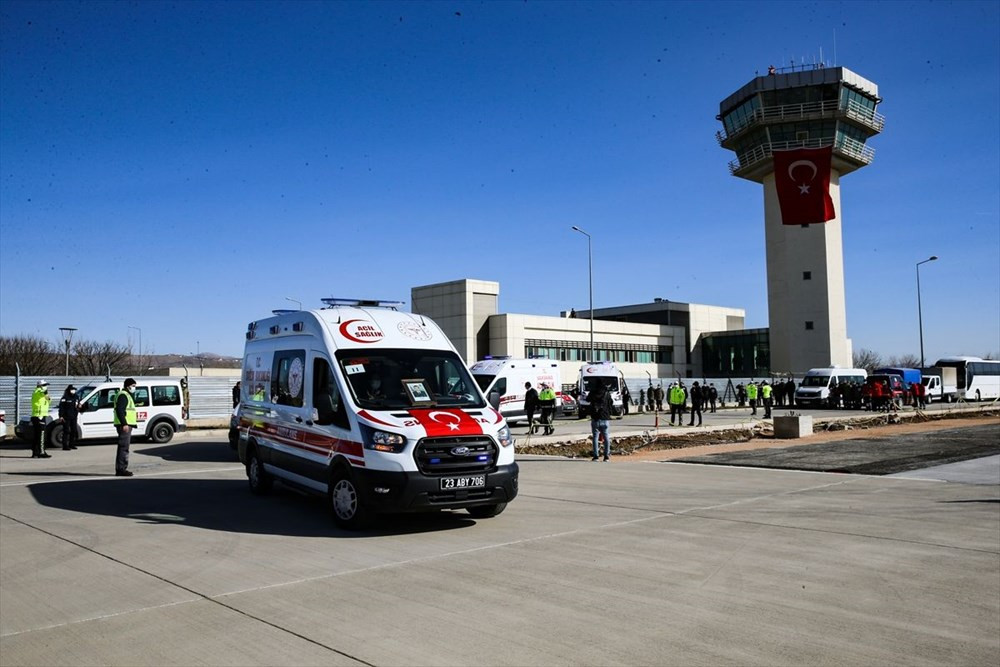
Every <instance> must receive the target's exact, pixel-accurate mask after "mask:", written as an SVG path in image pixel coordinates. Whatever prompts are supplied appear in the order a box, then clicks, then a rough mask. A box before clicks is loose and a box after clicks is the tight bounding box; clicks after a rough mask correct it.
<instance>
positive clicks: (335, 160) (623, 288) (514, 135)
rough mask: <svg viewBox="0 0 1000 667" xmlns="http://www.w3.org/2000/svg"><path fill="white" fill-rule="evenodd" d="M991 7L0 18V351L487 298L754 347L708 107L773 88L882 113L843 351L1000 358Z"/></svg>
mask: <svg viewBox="0 0 1000 667" xmlns="http://www.w3.org/2000/svg"><path fill="white" fill-rule="evenodd" d="M998 16H1000V3H997V2H993V1H990V2H956V3H949V2H930V3H928V2H891V3H877V2H874V3H873V2H865V3H860V2H844V3H838V2H823V3H810V2H794V3H793V2H782V3H738V2H724V3H708V2H698V3H680V2H677V3H673V2H671V3H656V2H641V3H601V2H558V3H555V2H485V3H467V2H436V3H416V2H407V3H391V2H378V3H361V2H358V3H347V2H338V3H321V2H303V3H294V2H293V3H280V4H278V3H267V2H229V3H225V2H222V3H212V2H169V3H158V2H137V3H125V2H115V3H102V2H90V1H88V2H79V3H78V2H73V3H70V2H16V1H12V0H3V2H2V3H0V334H3V335H14V334H37V335H40V336H43V337H45V338H49V339H51V340H59V331H58V327H60V326H74V327H77V328H78V329H79V332H78V333H77V335H78V336H80V337H83V338H86V339H93V340H98V341H104V340H115V341H120V342H122V343H124V342H126V339H127V336H129V334H131V335H132V336H133V339H134V338H136V332H135V331H134V330H129V329H128V327H129V326H135V327H140V328H141V329H142V335H143V346H144V348H146V349H147V350H149V351H151V352H155V353H188V352H195V351H196V350H200V351H202V352H215V353H220V354H228V355H239V354H240V353H241V352H242V346H243V340H244V337H243V333H244V331H245V329H246V324H247V322H249V321H250V320H253V319H255V318H259V317H261V316H264V315H266V314H268V313H269V312H270V310H271V309H273V308H283V307H294V305H293V304H291V303H290V302H289V301H287V300H286V297H291V298H293V299H296V300H299V301H301V302H303V304H305V305H306V306H315V305H319V299H320V298H321V297H326V296H348V297H376V298H396V299H402V300H405V301H407V302H408V301H409V297H410V288H411V287H412V286H414V285H424V284H428V283H434V282H440V281H447V280H455V279H459V278H478V279H484V280H496V281H499V282H500V290H501V291H500V307H501V311H502V312H514V313H532V314H542V315H556V314H558V312H559V311H560V310H568V309H569V308H573V307H575V308H577V309H581V308H584V309H585V308H586V307H587V265H586V258H587V254H586V253H587V247H586V246H587V244H586V239H585V238H584V237H583V236H581V235H580V234H577V233H575V232H573V231H571V230H570V226H571V225H578V226H580V227H582V228H583V229H585V230H587V231H588V232H590V233H591V234H592V235H593V238H594V276H595V286H594V304H595V306H596V307H604V306H613V305H623V304H631V303H642V302H647V301H650V300H652V299H653V298H654V297H663V298H668V299H671V300H678V301H685V302H693V303H706V304H713V305H721V306H731V307H740V308H745V309H746V313H747V326H748V327H762V326H767V287H766V276H765V265H764V261H765V258H764V232H763V215H764V209H763V193H762V189H761V186H759V185H757V184H755V183H751V182H749V181H744V180H740V179H736V178H733V177H731V176H729V174H728V171H727V169H726V163H727V162H728V161H729V160H731V159H732V158H733V155H732V154H731V153H729V152H728V151H725V150H723V149H721V148H720V147H719V146H718V144H717V143H716V140H715V136H714V135H715V132H716V130H718V129H720V124H719V122H718V121H716V120H715V116H716V114H717V113H718V110H719V106H718V105H719V102H720V101H721V100H722V99H723V98H725V97H726V96H728V95H729V94H730V93H732V92H734V91H735V90H736V89H737V88H739V87H740V86H742V85H744V84H745V83H747V82H748V81H750V79H752V78H753V76H754V75H755V72H757V71H759V72H760V73H764V72H765V71H766V69H767V66H768V65H769V64H774V65H777V66H781V65H783V64H787V63H789V61H791V60H792V59H794V60H795V61H796V62H802V61H803V60H805V61H806V62H809V63H811V62H813V61H817V60H819V58H820V56H821V54H822V57H823V59H824V60H826V61H827V62H828V63H829V62H833V61H836V64H838V65H842V66H845V67H848V68H849V69H851V70H853V71H855V72H857V73H858V74H860V75H861V76H863V77H866V78H868V79H870V80H872V81H874V82H876V83H877V84H878V85H879V92H880V94H881V96H882V97H883V98H884V100H885V102H884V103H883V104H882V105H881V106H880V111H881V112H882V113H883V114H884V115H885V117H886V126H885V131H884V132H883V134H881V135H879V136H876V137H874V138H873V139H872V140H871V141H870V144H869V145H871V146H872V147H874V149H875V151H876V153H875V160H874V162H873V164H872V165H871V166H869V167H866V168H864V169H861V170H859V171H857V172H855V173H853V174H850V175H848V176H846V177H845V178H844V180H843V182H842V191H841V204H842V208H843V211H842V215H843V220H844V256H845V260H844V261H845V272H846V276H847V277H846V288H847V315H848V332H849V335H850V336H851V338H852V339H853V342H854V348H855V350H857V349H860V348H868V349H873V350H875V351H878V352H880V353H882V354H883V355H898V354H906V353H913V354H917V353H918V351H919V345H918V328H917V298H916V277H915V269H914V266H915V264H916V262H917V261H919V260H921V259H924V258H926V257H928V256H930V255H938V256H939V257H940V260H939V261H937V262H933V263H930V264H926V265H924V266H922V267H921V291H922V296H923V313H924V337H925V350H926V356H927V357H928V359H929V360H933V359H936V358H937V357H939V356H943V355H945V354H976V355H980V354H984V353H997V352H998V351H1000V113H998V112H1000V52H998V51H1000V46H998V45H1000V39H998V36H1000V20H998Z"/></svg>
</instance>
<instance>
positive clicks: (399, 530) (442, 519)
mask: <svg viewBox="0 0 1000 667" xmlns="http://www.w3.org/2000/svg"><path fill="white" fill-rule="evenodd" d="M28 488H29V489H30V491H31V494H32V496H33V497H34V498H35V500H36V501H37V502H38V503H40V504H42V505H44V506H46V507H52V508H55V509H61V510H69V511H72V512H80V513H83V514H91V515H103V516H111V517H120V518H122V519H130V520H133V521H138V522H140V523H143V524H175V525H176V524H181V525H185V526H191V527H193V528H203V529H207V530H219V531H226V532H234V533H249V534H260V535H288V536H293V537H340V538H355V539H357V538H367V537H382V536H389V535H407V534H415V533H425V532H435V531H442V530H454V529H458V528H465V527H468V526H472V525H475V523H476V522H475V521H474V520H473V519H472V518H471V517H469V516H468V515H465V514H464V513H462V514H459V513H457V512H447V511H445V512H432V513H420V514H400V515H390V516H384V517H381V519H380V520H378V521H376V522H375V524H374V525H373V527H372V529H371V530H367V531H359V532H350V531H344V530H341V529H339V528H337V526H336V525H335V524H334V523H333V518H332V517H331V516H330V510H329V508H328V507H327V504H326V501H325V499H323V498H318V497H314V496H304V495H300V494H298V493H295V492H293V491H290V490H288V489H286V488H284V487H280V486H276V487H275V489H274V490H273V491H272V492H271V493H270V494H269V495H268V496H266V497H258V496H254V495H252V494H251V493H250V491H249V489H248V488H247V482H246V481H245V480H218V479H215V480H192V479H148V478H146V479H144V478H142V477H133V478H130V479H109V480H107V481H105V480H97V481H94V480H90V481H68V482H52V483H47V484H36V485H31V486H29V487H28Z"/></svg>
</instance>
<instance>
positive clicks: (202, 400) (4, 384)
mask: <svg viewBox="0 0 1000 667" xmlns="http://www.w3.org/2000/svg"><path fill="white" fill-rule="evenodd" d="M125 377H126V376H124V375H114V376H112V377H111V381H112V382H117V383H119V384H120V383H122V382H124V381H125ZM134 377H135V380H136V382H138V383H139V384H142V382H143V381H144V380H146V381H148V380H181V379H184V378H177V377H168V376H166V375H147V376H138V375H137V376H134ZM41 379H45V380H48V381H49V397H50V398H51V399H52V407H53V408H54V407H56V405H57V404H58V403H59V399H60V398H62V395H63V392H65V391H66V387H68V386H69V385H73V386H74V387H76V388H77V389H78V390H79V389H80V388H81V387H84V386H86V385H94V384H97V383H99V382H104V381H105V378H104V377H85V376H70V377H66V376H65V375H63V376H59V377H52V376H41V375H20V376H16V375H0V410H4V411H6V413H7V414H6V420H7V428H8V435H13V432H14V425H15V424H16V423H17V421H18V420H19V419H21V418H22V417H30V416H31V394H32V392H33V391H35V386H36V384H37V382H38V381H39V380H41ZM237 379H238V378H229V377H199V376H194V377H188V378H186V381H187V385H188V390H187V394H188V406H187V407H188V418H189V419H201V418H206V417H215V418H218V417H228V416H229V415H231V414H232V412H233V386H234V385H235V384H236V381H237ZM81 398H82V397H81Z"/></svg>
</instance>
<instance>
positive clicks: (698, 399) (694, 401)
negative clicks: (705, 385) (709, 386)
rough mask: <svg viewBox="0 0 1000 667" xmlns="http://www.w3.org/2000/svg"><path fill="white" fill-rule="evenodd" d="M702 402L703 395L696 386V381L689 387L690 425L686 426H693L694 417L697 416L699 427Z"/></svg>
mask: <svg viewBox="0 0 1000 667" xmlns="http://www.w3.org/2000/svg"><path fill="white" fill-rule="evenodd" d="M703 401H704V394H703V393H702V391H701V387H699V386H698V381H697V380H695V383H694V385H692V386H691V423H690V424H688V426H694V416H695V415H698V426H701V406H702V403H703Z"/></svg>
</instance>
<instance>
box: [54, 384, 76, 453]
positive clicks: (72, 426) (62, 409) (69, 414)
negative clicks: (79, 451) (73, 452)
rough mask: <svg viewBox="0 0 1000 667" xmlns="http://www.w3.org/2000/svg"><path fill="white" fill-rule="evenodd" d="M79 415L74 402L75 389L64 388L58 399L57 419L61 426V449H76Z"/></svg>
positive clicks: (70, 387)
mask: <svg viewBox="0 0 1000 667" xmlns="http://www.w3.org/2000/svg"><path fill="white" fill-rule="evenodd" d="M79 415H80V404H79V403H78V402H77V400H76V387H74V386H73V385H70V386H68V387H66V391H64V392H63V395H62V398H61V399H59V419H60V420H62V424H63V443H62V445H63V449H67V450H69V449H76V422H77V418H78V417H79Z"/></svg>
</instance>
